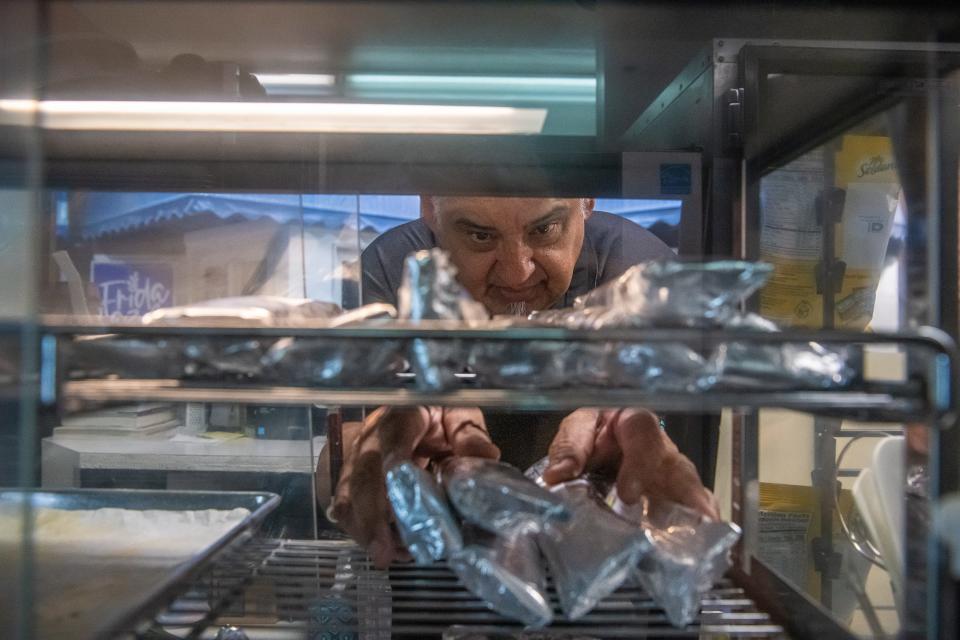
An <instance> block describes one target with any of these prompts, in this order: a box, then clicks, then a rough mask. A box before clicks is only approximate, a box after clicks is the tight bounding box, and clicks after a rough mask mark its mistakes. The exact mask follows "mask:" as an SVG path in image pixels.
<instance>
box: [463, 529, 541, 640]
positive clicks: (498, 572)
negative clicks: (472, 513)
mask: <svg viewBox="0 0 960 640" xmlns="http://www.w3.org/2000/svg"><path fill="white" fill-rule="evenodd" d="M537 531H538V527H536V526H532V525H529V524H528V525H520V526H516V527H514V528H513V529H510V530H508V531H505V532H504V533H503V534H501V535H494V534H491V533H489V532H486V531H483V530H480V529H477V528H473V529H472V530H471V532H470V535H469V536H468V542H467V544H466V546H464V547H463V549H461V550H460V551H458V552H457V553H455V554H454V555H453V557H451V558H450V560H449V563H448V564H449V565H450V569H451V570H452V571H453V572H454V573H455V574H456V575H457V577H459V578H460V581H461V582H462V583H463V584H464V586H465V587H466V588H467V589H468V590H469V591H470V592H471V593H473V594H474V595H476V596H477V597H478V598H480V599H481V600H483V601H484V602H485V603H486V605H487V606H488V607H490V608H491V609H493V610H494V611H496V612H497V613H499V614H500V615H502V616H505V617H507V618H511V619H514V620H519V621H520V622H522V623H524V624H525V625H527V626H528V627H532V628H540V627H545V626H546V625H548V624H550V622H551V621H552V620H553V609H552V607H551V606H550V600H549V599H548V597H547V592H546V575H545V573H544V568H543V563H542V561H541V558H540V551H539V549H538V548H537V542H536V533H537Z"/></svg>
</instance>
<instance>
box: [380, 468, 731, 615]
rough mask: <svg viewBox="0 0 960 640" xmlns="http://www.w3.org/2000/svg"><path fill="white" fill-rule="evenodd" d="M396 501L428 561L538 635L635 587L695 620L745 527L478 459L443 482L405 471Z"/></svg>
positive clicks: (409, 541) (417, 551) (391, 479)
mask: <svg viewBox="0 0 960 640" xmlns="http://www.w3.org/2000/svg"><path fill="white" fill-rule="evenodd" d="M534 473H535V472H534ZM387 495H388V497H389V499H390V502H391V505H392V506H393V510H394V514H395V516H396V524H397V529H398V531H399V532H400V535H401V538H402V539H403V541H404V543H405V544H406V545H407V547H408V549H409V550H410V552H411V554H412V555H413V557H414V559H415V560H416V561H417V562H418V563H432V562H435V561H441V560H442V561H445V562H446V563H447V566H449V567H450V569H451V570H452V571H453V572H454V573H455V574H456V575H457V576H458V578H459V579H460V581H461V582H462V583H463V585H464V586H465V587H466V588H467V589H469V590H470V591H471V592H472V593H474V594H475V595H476V596H477V597H479V598H480V599H482V600H483V601H484V602H485V603H486V604H487V606H489V607H490V608H491V609H493V610H494V611H496V612H498V613H500V614H501V615H504V616H505V617H508V618H511V619H514V620H518V621H520V622H522V623H524V624H525V625H527V626H528V627H530V628H540V627H544V626H546V625H549V624H550V623H551V622H552V621H553V620H554V617H555V615H557V614H558V613H562V616H563V618H564V619H567V620H577V619H579V618H581V617H582V616H584V615H586V614H587V613H588V612H589V611H590V610H591V609H593V607H594V606H596V604H597V603H598V602H600V601H601V600H602V599H603V598H605V597H606V596H608V595H609V594H611V593H613V592H614V591H615V590H616V589H618V588H619V587H620V586H621V585H622V584H623V583H624V582H625V581H628V580H639V581H640V582H641V584H643V586H644V587H645V588H646V589H647V590H648V591H649V592H650V594H651V596H652V597H653V598H654V599H655V600H656V601H657V602H658V603H659V604H660V606H662V607H663V608H664V610H665V611H666V613H667V616H668V618H669V620H670V621H671V622H672V623H673V624H675V625H677V626H683V625H686V624H689V623H690V622H692V621H693V620H694V618H695V617H696V615H697V613H698V611H699V602H700V596H701V595H702V594H703V593H704V592H705V591H706V590H708V589H709V588H710V587H711V586H712V585H713V583H714V582H715V581H716V580H717V579H719V578H720V577H721V576H722V575H723V573H724V572H725V571H726V569H727V568H728V567H729V550H730V548H731V547H732V545H733V544H734V543H735V542H736V540H737V539H738V537H739V530H738V529H737V528H736V526H734V525H731V524H727V523H718V522H712V521H709V520H706V519H703V518H700V517H699V516H697V515H696V514H693V513H692V512H690V511H689V510H687V509H686V508H684V507H681V506H679V505H672V504H670V505H668V504H662V503H661V504H660V505H658V509H657V510H656V512H655V513H656V518H653V517H650V514H651V513H653V512H651V511H650V509H649V508H648V507H647V506H646V503H644V504H643V505H639V506H637V505H630V506H627V505H623V504H622V503H619V502H618V501H617V500H616V498H615V496H613V495H609V496H608V495H606V489H605V488H604V486H603V485H602V483H598V482H595V481H593V480H592V479H590V478H580V479H577V480H573V481H569V482H565V483H561V484H558V485H556V486H554V487H549V488H547V487H546V486H544V485H543V483H542V482H539V483H538V482H537V481H535V480H533V479H531V478H528V477H526V476H524V474H522V473H521V472H520V471H519V470H517V469H515V468H513V467H510V466H509V465H506V464H503V463H500V462H494V461H491V460H482V459H478V458H453V459H450V460H448V461H447V462H446V463H445V464H444V465H442V467H441V468H440V470H439V471H438V473H437V474H436V475H435V476H434V475H431V474H429V473H427V472H426V471H424V470H423V469H421V468H420V467H417V466H416V465H414V464H413V463H410V462H404V463H401V464H398V465H395V466H393V467H392V468H390V469H388V471H387ZM610 504H613V505H614V506H615V507H616V509H618V510H619V511H620V512H622V514H623V515H619V514H618V511H615V509H614V508H613V507H611V506H610ZM678 525H682V526H681V527H680V528H678ZM548 572H549V575H550V576H551V577H552V579H553V588H554V591H555V594H556V599H557V601H558V602H559V612H557V611H556V610H555V607H554V606H553V604H552V602H553V601H552V599H551V597H550V593H549V591H548V590H547V574H548Z"/></svg>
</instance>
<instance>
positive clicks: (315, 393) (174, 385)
mask: <svg viewBox="0 0 960 640" xmlns="http://www.w3.org/2000/svg"><path fill="white" fill-rule="evenodd" d="M43 332H44V333H45V334H47V335H50V336H56V337H57V338H58V339H59V340H61V341H63V340H71V339H74V338H75V337H77V336H89V335H103V336H111V337H117V338H120V337H124V338H126V337H129V338H131V339H135V340H136V341H137V342H138V343H147V344H150V343H152V342H155V343H158V344H157V345H156V346H157V347H158V348H160V344H159V343H160V342H161V341H169V340H181V341H185V342H181V343H179V344H190V345H194V344H203V343H204V342H206V341H210V344H218V345H221V347H222V345H223V344H230V343H232V342H235V341H245V340H256V339H267V340H271V339H278V338H281V337H293V338H298V339H307V340H318V341H322V343H323V344H329V345H333V346H334V347H335V348H337V349H343V350H345V352H347V351H348V350H349V348H350V345H351V344H355V345H356V346H357V347H358V348H361V347H362V348H365V349H369V347H370V344H371V341H392V342H393V343H394V345H395V346H396V345H400V346H399V347H398V348H399V349H401V350H402V349H403V348H404V347H406V346H408V345H410V344H413V343H414V342H415V341H418V340H427V341H438V342H439V341H451V342H455V343H456V344H457V345H458V349H463V350H464V351H463V353H466V349H467V348H468V347H469V345H470V343H471V342H492V341H497V342H514V343H530V342H537V343H539V344H544V343H550V342H554V343H564V344H575V343H593V344H596V343H598V342H605V343H611V344H617V345H629V344H684V345H687V346H689V347H691V348H692V349H695V350H699V351H701V352H707V351H709V350H711V349H713V348H715V347H716V346H718V345H720V344H724V343H727V344H729V343H734V342H736V343H742V344H756V345H779V344H783V343H805V342H812V341H815V342H819V343H821V344H826V345H846V346H849V345H860V346H868V345H869V346H872V345H886V346H887V347H895V348H898V349H901V350H905V351H906V352H907V353H909V354H911V355H916V356H923V357H922V358H920V357H917V358H915V360H917V361H918V362H922V363H924V365H923V366H921V367H919V368H917V367H914V368H915V369H917V371H915V372H913V373H912V375H911V377H910V378H909V379H908V380H907V381H905V382H877V381H870V380H855V381H854V382H853V383H852V384H851V385H848V386H846V387H844V388H839V389H831V390H816V389H797V390H773V389H771V390H769V391H766V390H762V389H744V390H733V389H730V388H719V387H718V388H714V389H709V390H706V391H701V392H697V393H682V392H665V391H647V390H644V389H635V388H624V387H606V388H604V387H597V386H586V385H584V386H575V385H571V387H569V388H557V389H525V388H510V389H499V388H490V387H481V386H479V385H478V384H477V382H478V381H477V380H472V379H470V375H465V376H460V378H461V379H460V384H459V386H454V387H453V388H450V389H447V390H442V391H436V390H421V389H419V388H418V387H416V385H415V384H413V383H412V382H411V380H409V379H405V377H404V376H403V375H402V374H401V375H399V376H398V377H397V381H396V384H395V385H392V384H391V385H389V386H384V384H383V381H382V380H381V381H380V383H379V385H378V386H373V385H370V386H364V385H363V384H362V382H363V381H362V380H352V381H351V384H340V385H336V386H334V385H328V386H324V387H321V386H308V385H305V384H304V383H303V381H302V380H293V379H287V380H284V379H273V380H268V381H264V380H250V381H249V382H246V381H236V380H231V379H229V378H227V379H224V380H218V379H210V378H205V379H198V378H193V379H173V378H169V377H162V374H153V375H152V376H151V374H150V373H146V374H145V375H144V376H143V378H140V377H139V376H138V377H137V378H135V379H134V378H129V377H117V376H110V377H103V378H83V379H69V380H64V381H62V384H61V385H60V388H59V397H60V399H61V402H62V403H63V404H64V405H65V406H66V407H67V409H69V410H77V409H79V408H82V407H84V406H88V405H93V404H102V403H106V402H129V401H163V402H225V403H258V404H272V405H306V404H317V405H327V406H361V405H367V406H369V405H399V406H404V405H417V404H442V405H447V406H481V407H491V408H494V407H499V408H512V409H516V410H531V411H534V410H535V411H542V410H550V409H575V408H578V407H584V406H604V407H621V406H630V405H642V406H645V407H648V408H650V409H652V410H657V411H663V412H670V413H704V412H716V411H719V410H721V409H724V408H737V409H756V408H783V409H794V410H798V411H806V412H815V413H822V414H827V415H835V416H844V417H849V418H855V419H860V420H871V421H877V422H903V421H906V420H919V419H929V420H931V421H933V422H937V421H942V422H944V423H946V422H949V419H948V417H949V415H950V412H951V395H952V386H953V385H952V379H953V371H952V367H953V364H952V363H953V362H954V361H955V358H954V351H955V347H954V345H953V343H952V342H951V341H950V339H949V338H948V337H947V336H946V335H945V334H943V333H942V332H939V331H937V330H933V329H922V330H920V331H917V332H915V333H910V334H882V333H877V334H871V333H859V332H850V331H815V330H791V331H784V332H779V333H762V332H755V331H743V330H739V331H732V330H720V329H692V328H691V329H663V328H646V329H604V330H593V331H592V330H573V329H566V328H562V327H541V326H526V325H521V326H507V327H503V328H498V327H497V326H496V325H494V326H491V327H483V328H464V327H463V326H462V325H459V324H454V323H449V322H424V323H419V324H409V323H400V322H390V323H380V324H368V325H362V326H347V327H329V326H322V325H320V324H317V325H313V326H304V325H302V324H298V325H296V326H292V325H291V326H269V327H251V326H249V325H226V326H223V325H218V326H215V327H213V326H205V327H201V326H154V325H148V326H144V325H141V324H139V323H116V324H111V325H107V326H104V325H102V324H99V323H96V322H64V321H63V319H53V318H48V321H47V323H46V324H45V325H44V327H43ZM224 341H226V342H224ZM165 344H169V343H165ZM519 346H520V344H518V347H519ZM358 353H363V351H358ZM167 375H168V376H169V374H167Z"/></svg>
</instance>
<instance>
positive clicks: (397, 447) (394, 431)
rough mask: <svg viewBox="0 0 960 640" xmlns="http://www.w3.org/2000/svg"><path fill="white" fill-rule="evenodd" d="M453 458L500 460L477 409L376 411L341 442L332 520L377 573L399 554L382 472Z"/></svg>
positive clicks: (425, 408)
mask: <svg viewBox="0 0 960 640" xmlns="http://www.w3.org/2000/svg"><path fill="white" fill-rule="evenodd" d="M451 455H454V456H474V457H479V458H490V459H494V460H497V459H499V458H500V450H499V449H498V448H497V446H496V445H494V444H493V442H492V441H491V440H490V434H488V433H487V427H486V424H485V423H484V420H483V413H482V412H481V411H480V410H479V409H472V408H470V409H457V408H455V409H444V408H440V407H380V408H379V409H377V410H376V411H374V412H373V413H371V414H370V415H369V416H367V419H366V420H365V421H364V423H363V426H362V427H361V428H360V431H359V434H358V435H357V436H356V438H355V439H347V438H345V441H344V451H343V470H342V472H341V473H340V481H339V482H338V483H337V490H336V495H335V497H334V502H333V508H332V510H331V515H332V516H333V517H334V518H335V519H336V521H337V523H338V524H339V525H340V526H341V527H342V528H343V529H344V530H345V531H346V532H347V533H349V534H350V535H351V536H352V537H353V538H354V539H355V540H356V541H357V542H358V543H359V544H361V545H363V546H365V547H367V548H368V549H369V551H370V555H371V556H372V558H373V562H374V564H375V565H376V566H377V567H378V568H381V569H383V568H386V567H387V566H388V565H389V564H390V562H392V561H393V560H394V559H396V558H398V557H401V556H402V555H403V554H402V551H401V550H402V548H403V547H402V544H401V543H400V541H399V539H398V538H397V536H396V534H395V533H394V531H393V529H392V527H391V522H392V520H393V510H392V509H391V507H390V502H389V500H388V499H387V492H386V482H385V471H386V470H387V469H389V468H390V467H391V466H393V465H395V464H397V463H400V462H403V461H405V460H413V461H414V462H415V463H417V464H419V465H420V466H422V467H425V466H426V465H427V464H428V463H430V462H431V461H439V460H442V459H444V458H446V457H449V456H451Z"/></svg>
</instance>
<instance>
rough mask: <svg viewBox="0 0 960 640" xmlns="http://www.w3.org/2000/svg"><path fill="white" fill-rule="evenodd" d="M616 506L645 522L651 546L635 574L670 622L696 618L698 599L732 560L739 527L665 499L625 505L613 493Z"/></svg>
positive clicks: (683, 623)
mask: <svg viewBox="0 0 960 640" xmlns="http://www.w3.org/2000/svg"><path fill="white" fill-rule="evenodd" d="M612 503H613V510H614V511H615V512H617V513H618V514H620V515H621V516H623V517H624V518H626V519H627V520H630V521H631V522H634V523H636V524H638V525H639V526H641V527H642V528H643V530H644V532H645V533H646V534H647V537H648V539H649V540H650V542H651V544H652V549H651V551H650V552H649V553H647V554H646V555H645V556H644V557H643V558H641V559H640V562H639V563H638V564H637V565H636V566H635V569H634V577H635V578H636V580H637V581H638V582H639V583H640V584H641V585H642V586H643V588H644V589H646V590H647V592H649V593H650V596H651V597H652V598H653V599H654V600H655V601H656V602H657V604H659V605H660V606H661V607H662V608H663V610H664V612H665V613H666V614H667V618H668V619H669V620H670V622H671V624H673V625H675V626H678V627H682V626H686V625H688V624H690V623H692V622H693V621H694V620H695V619H696V617H697V614H698V613H699V612H700V599H701V597H702V596H703V595H704V594H705V593H707V592H708V591H709V590H710V589H711V588H712V587H713V585H714V584H715V583H716V582H717V580H719V579H720V578H721V577H723V574H724V573H726V571H727V570H728V569H729V568H730V566H731V561H730V550H731V548H732V547H733V545H734V544H736V542H737V540H738V539H739V538H740V529H739V527H737V526H736V525H735V524H732V523H729V522H717V521H713V520H710V519H709V518H706V517H704V516H703V515H701V514H700V513H698V512H697V511H694V510H693V509H690V508H688V507H685V506H683V505H680V504H676V503H673V502H670V501H666V500H657V501H653V500H649V499H647V498H644V499H643V500H641V501H640V502H638V503H636V504H633V505H627V504H625V503H624V502H622V501H621V500H619V498H617V497H616V494H615V492H614V494H613V496H612Z"/></svg>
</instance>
